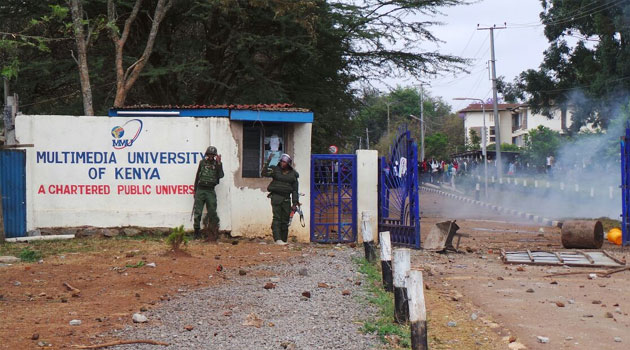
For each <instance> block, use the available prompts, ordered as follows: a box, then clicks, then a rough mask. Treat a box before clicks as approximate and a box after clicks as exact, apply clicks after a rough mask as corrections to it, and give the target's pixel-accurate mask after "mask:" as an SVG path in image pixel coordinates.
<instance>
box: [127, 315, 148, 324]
mask: <svg viewBox="0 0 630 350" xmlns="http://www.w3.org/2000/svg"><path fill="white" fill-rule="evenodd" d="M131 319H132V320H133V322H134V323H146V322H149V319H148V318H147V317H146V316H145V315H143V314H133V316H132V317H131Z"/></svg>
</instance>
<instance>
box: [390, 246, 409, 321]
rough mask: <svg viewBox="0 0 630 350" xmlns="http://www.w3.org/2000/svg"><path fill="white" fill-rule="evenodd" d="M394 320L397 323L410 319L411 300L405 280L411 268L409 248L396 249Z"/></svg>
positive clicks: (393, 261)
mask: <svg viewBox="0 0 630 350" xmlns="http://www.w3.org/2000/svg"><path fill="white" fill-rule="evenodd" d="M392 263H393V268H394V321H395V322H396V323H407V321H409V301H408V300H407V291H406V287H405V280H406V279H407V274H408V273H409V269H410V268H411V251H410V250H409V249H407V248H399V249H395V250H394V256H393V260H392Z"/></svg>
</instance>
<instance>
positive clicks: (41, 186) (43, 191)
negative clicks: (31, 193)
mask: <svg viewBox="0 0 630 350" xmlns="http://www.w3.org/2000/svg"><path fill="white" fill-rule="evenodd" d="M37 194H46V190H45V189H44V185H39V190H37Z"/></svg>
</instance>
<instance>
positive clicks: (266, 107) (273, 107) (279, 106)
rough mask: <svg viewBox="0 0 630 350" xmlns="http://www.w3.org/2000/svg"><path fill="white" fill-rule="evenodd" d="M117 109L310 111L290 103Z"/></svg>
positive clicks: (149, 106)
mask: <svg viewBox="0 0 630 350" xmlns="http://www.w3.org/2000/svg"><path fill="white" fill-rule="evenodd" d="M116 109H118V110H138V109H236V110H252V111H283V112H310V110H309V109H307V108H299V107H295V106H294V105H293V104H290V103H272V104H254V105H238V104H237V105H235V104H230V105H228V104H221V105H162V106H154V105H147V104H140V105H134V106H125V107H122V108H116Z"/></svg>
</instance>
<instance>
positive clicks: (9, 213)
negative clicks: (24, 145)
mask: <svg viewBox="0 0 630 350" xmlns="http://www.w3.org/2000/svg"><path fill="white" fill-rule="evenodd" d="M0 191H2V209H3V218H4V234H5V236H6V237H7V238H11V237H24V236H26V151H23V150H0Z"/></svg>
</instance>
